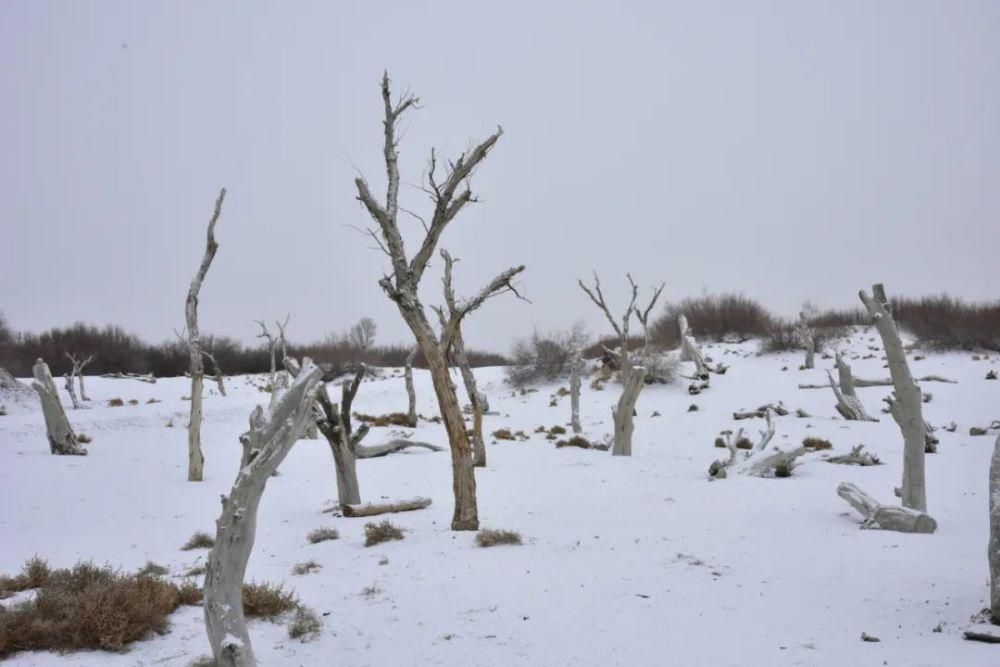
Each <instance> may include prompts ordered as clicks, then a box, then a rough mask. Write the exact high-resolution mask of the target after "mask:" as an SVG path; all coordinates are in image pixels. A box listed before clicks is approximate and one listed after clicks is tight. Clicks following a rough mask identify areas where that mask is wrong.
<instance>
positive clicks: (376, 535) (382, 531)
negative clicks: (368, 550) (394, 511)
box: [365, 520, 403, 547]
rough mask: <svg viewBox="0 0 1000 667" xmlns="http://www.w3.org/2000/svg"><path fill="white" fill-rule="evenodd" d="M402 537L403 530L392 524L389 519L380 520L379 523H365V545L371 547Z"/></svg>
mask: <svg viewBox="0 0 1000 667" xmlns="http://www.w3.org/2000/svg"><path fill="white" fill-rule="evenodd" d="M401 539H403V531H402V530H400V529H399V528H397V527H396V526H394V525H393V524H392V523H391V522H390V521H388V520H386V521H380V522H379V523H366V524H365V546H366V547H371V546H374V545H376V544H381V543H382V542H389V541H391V540H401Z"/></svg>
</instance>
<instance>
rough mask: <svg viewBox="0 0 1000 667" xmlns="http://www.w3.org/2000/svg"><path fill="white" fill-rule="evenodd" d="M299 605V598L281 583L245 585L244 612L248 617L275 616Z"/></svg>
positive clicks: (252, 583)
mask: <svg viewBox="0 0 1000 667" xmlns="http://www.w3.org/2000/svg"><path fill="white" fill-rule="evenodd" d="M298 606H299V598H298V597H297V596H296V595H295V593H292V592H291V591H286V590H285V589H284V587H282V586H281V585H280V584H269V583H266V582H265V583H262V584H258V583H256V582H251V583H249V584H246V585H244V586H243V613H244V614H245V615H246V617H247V618H274V617H275V616H279V615H281V614H284V613H285V612H286V611H291V610H292V609H295V608H296V607H298Z"/></svg>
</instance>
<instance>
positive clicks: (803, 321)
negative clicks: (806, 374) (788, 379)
mask: <svg viewBox="0 0 1000 667" xmlns="http://www.w3.org/2000/svg"><path fill="white" fill-rule="evenodd" d="M795 334H796V337H797V338H798V339H799V342H800V343H801V344H802V346H803V347H804V348H805V349H806V360H805V363H803V364H802V367H803V368H815V366H816V332H815V331H813V329H812V327H810V326H809V319H808V318H807V317H806V313H805V311H802V312H800V313H799V324H798V326H797V327H796V328H795Z"/></svg>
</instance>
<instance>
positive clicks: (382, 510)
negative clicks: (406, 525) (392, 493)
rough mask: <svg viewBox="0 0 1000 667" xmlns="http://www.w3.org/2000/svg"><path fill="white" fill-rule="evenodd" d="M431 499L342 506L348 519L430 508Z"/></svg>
mask: <svg viewBox="0 0 1000 667" xmlns="http://www.w3.org/2000/svg"><path fill="white" fill-rule="evenodd" d="M430 505H431V499H430V498H411V499H410V500H400V501H397V502H394V503H375V504H372V503H366V504H364V505H341V506H340V509H341V512H342V513H343V514H344V516H346V517H362V516H376V515H378V514H392V513H395V512H412V511H413V510H422V509H424V508H425V507H430Z"/></svg>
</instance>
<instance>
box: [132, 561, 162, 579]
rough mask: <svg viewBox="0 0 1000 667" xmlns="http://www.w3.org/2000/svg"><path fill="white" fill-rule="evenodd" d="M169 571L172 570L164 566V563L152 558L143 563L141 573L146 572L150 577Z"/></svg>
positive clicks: (160, 575) (159, 575)
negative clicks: (160, 563)
mask: <svg viewBox="0 0 1000 667" xmlns="http://www.w3.org/2000/svg"><path fill="white" fill-rule="evenodd" d="M169 572H170V570H168V569H167V568H165V567H163V566H162V565H159V564H157V563H154V562H153V561H151V560H147V561H146V564H145V565H143V567H142V569H141V570H139V574H145V575H146V576H149V577H162V576H163V575H165V574H168V573H169Z"/></svg>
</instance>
